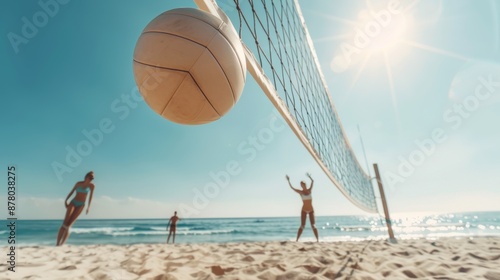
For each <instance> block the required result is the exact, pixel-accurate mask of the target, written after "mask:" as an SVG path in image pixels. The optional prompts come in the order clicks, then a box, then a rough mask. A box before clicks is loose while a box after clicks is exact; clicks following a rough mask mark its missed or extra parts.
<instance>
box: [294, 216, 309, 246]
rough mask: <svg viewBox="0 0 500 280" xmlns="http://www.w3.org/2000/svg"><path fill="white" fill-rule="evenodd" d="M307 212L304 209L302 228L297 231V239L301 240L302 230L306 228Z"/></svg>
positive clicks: (301, 219)
mask: <svg viewBox="0 0 500 280" xmlns="http://www.w3.org/2000/svg"><path fill="white" fill-rule="evenodd" d="M306 215H307V214H306V212H304V211H302V212H301V216H300V228H299V230H298V231H297V240H295V241H299V238H300V235H301V234H302V230H304V227H305V226H306Z"/></svg>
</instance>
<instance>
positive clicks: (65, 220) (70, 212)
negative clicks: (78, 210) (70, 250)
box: [56, 204, 75, 246]
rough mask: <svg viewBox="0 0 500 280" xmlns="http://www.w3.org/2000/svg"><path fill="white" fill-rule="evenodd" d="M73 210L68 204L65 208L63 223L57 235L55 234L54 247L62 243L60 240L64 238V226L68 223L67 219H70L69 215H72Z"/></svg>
mask: <svg viewBox="0 0 500 280" xmlns="http://www.w3.org/2000/svg"><path fill="white" fill-rule="evenodd" d="M74 209H75V207H74V206H73V205H72V204H70V205H69V206H68V207H67V208H66V216H65V217H64V221H63V224H62V226H61V227H60V228H59V233H58V234H57V242H56V245H57V246H59V245H62V244H61V241H62V238H63V236H64V233H65V231H66V230H67V228H66V225H67V223H68V222H69V218H70V217H71V214H72V213H73V210H74Z"/></svg>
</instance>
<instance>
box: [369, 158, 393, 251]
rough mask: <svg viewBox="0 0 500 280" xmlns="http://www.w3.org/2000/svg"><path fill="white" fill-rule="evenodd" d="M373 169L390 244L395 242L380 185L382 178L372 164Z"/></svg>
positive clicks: (375, 165)
mask: <svg viewBox="0 0 500 280" xmlns="http://www.w3.org/2000/svg"><path fill="white" fill-rule="evenodd" d="M373 169H375V176H376V178H377V184H378V190H379V192H380V200H382V207H383V208H384V216H385V224H386V225H387V231H388V232H389V241H390V242H392V243H395V242H396V238H394V232H393V231H392V222H391V217H390V216H389V208H388V207H387V200H386V199H385V192H384V186H383V185H382V178H381V177H380V172H379V171H378V165H377V164H376V163H374V164H373Z"/></svg>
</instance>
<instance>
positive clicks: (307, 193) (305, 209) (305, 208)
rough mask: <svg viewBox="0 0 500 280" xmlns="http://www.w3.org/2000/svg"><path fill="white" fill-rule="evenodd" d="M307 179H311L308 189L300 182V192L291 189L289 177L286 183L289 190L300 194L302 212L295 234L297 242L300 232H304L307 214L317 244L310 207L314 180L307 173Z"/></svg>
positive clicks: (312, 210)
mask: <svg viewBox="0 0 500 280" xmlns="http://www.w3.org/2000/svg"><path fill="white" fill-rule="evenodd" d="M307 177H309V179H311V186H310V187H309V189H308V188H307V186H306V183H305V182H304V181H301V182H300V186H301V187H302V190H299V189H295V188H293V187H292V184H291V183H290V177H288V175H286V180H287V181H288V185H290V188H292V190H294V191H295V192H297V193H298V194H300V197H301V198H302V202H303V204H302V212H301V218H300V228H299V231H298V232H297V240H296V241H299V237H300V235H301V234H302V230H304V227H305V226H306V217H307V215H308V214H309V221H310V223H311V228H312V230H313V232H314V236H316V242H318V229H316V225H315V221H314V209H313V206H312V197H311V192H312V188H313V184H314V180H313V178H312V177H311V174H309V173H307Z"/></svg>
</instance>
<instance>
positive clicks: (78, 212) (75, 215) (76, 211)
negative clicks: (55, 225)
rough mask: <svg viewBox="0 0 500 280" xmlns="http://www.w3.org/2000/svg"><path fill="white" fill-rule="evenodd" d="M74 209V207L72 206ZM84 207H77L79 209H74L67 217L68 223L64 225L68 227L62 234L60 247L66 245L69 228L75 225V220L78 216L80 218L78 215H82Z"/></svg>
mask: <svg viewBox="0 0 500 280" xmlns="http://www.w3.org/2000/svg"><path fill="white" fill-rule="evenodd" d="M73 207H74V206H73ZM84 207H85V206H83V205H82V206H79V207H74V208H75V210H74V211H73V213H71V216H70V217H69V221H68V223H67V224H66V226H67V227H68V229H67V230H66V232H65V233H64V234H63V240H62V242H61V245H63V244H64V243H66V240H68V237H69V233H70V232H69V228H70V227H71V226H72V225H73V224H74V223H75V221H76V219H77V218H78V216H80V213H82V211H83V208H84Z"/></svg>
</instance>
